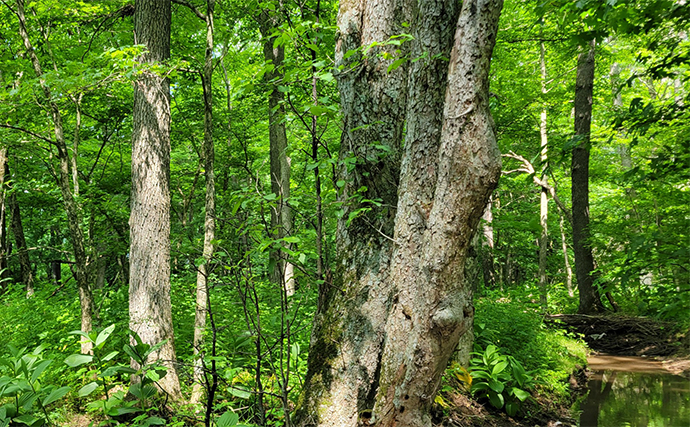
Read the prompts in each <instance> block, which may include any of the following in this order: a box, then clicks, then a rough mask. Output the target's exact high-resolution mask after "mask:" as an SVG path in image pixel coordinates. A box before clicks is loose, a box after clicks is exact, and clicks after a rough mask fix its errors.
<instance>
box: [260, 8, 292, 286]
mask: <svg viewBox="0 0 690 427" xmlns="http://www.w3.org/2000/svg"><path fill="white" fill-rule="evenodd" d="M280 13H282V11H275V12H270V11H264V12H262V14H261V17H260V20H261V33H262V36H263V37H264V38H265V40H264V59H265V60H266V61H267V62H270V63H271V64H273V67H274V68H273V70H272V71H271V72H268V73H266V75H265V78H266V82H267V83H268V86H269V91H270V93H269V96H268V109H269V112H268V131H269V142H270V157H271V191H272V192H273V194H275V195H276V197H277V203H276V205H275V208H274V209H272V210H271V228H272V230H273V238H274V239H283V238H285V237H286V236H289V235H290V234H292V212H291V209H290V206H289V199H290V160H289V159H288V157H287V146H288V140H287V131H286V129H285V105H284V103H285V95H284V93H283V92H281V91H280V90H278V86H279V84H281V83H282V80H283V77H284V75H285V73H284V71H283V61H284V59H285V47H284V46H283V45H278V46H274V42H275V37H271V34H272V33H273V31H274V30H275V28H276V27H278V26H279V25H280V21H281V19H280V15H279V14H280ZM270 255H271V264H273V265H274V266H275V267H274V268H273V271H272V273H271V280H272V282H273V283H276V284H280V285H281V287H282V289H283V290H284V292H285V294H286V295H287V296H292V295H293V294H294V293H295V281H294V278H293V270H294V268H293V265H292V264H291V263H290V262H289V261H288V260H287V259H286V258H287V257H286V256H285V253H284V252H282V251H280V250H274V251H272V252H271V254H270Z"/></svg>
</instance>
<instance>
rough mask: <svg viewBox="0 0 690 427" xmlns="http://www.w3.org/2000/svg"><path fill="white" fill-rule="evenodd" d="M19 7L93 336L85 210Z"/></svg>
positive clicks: (85, 345)
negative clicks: (46, 116) (75, 191)
mask: <svg viewBox="0 0 690 427" xmlns="http://www.w3.org/2000/svg"><path fill="white" fill-rule="evenodd" d="M16 6H17V8H16V10H15V14H16V15H17V18H18V19H19V34H20V36H21V38H22V40H23V42H24V47H25V48H26V53H27V56H28V57H29V60H30V61H31V64H32V65H33V67H34V73H35V74H36V77H37V78H38V79H39V84H40V86H41V89H42V91H43V97H44V99H45V103H46V105H47V106H48V109H49V115H50V118H51V119H52V121H53V130H54V134H55V141H54V145H55V148H56V149H57V157H58V161H59V169H58V171H57V172H58V173H57V174H56V177H57V185H58V187H59V188H60V194H61V195H62V201H63V203H64V205H65V211H66V213H67V223H68V226H69V236H70V241H71V243H72V248H73V250H74V277H75V279H76V281H77V287H78V288H79V301H80V304H81V330H82V331H84V332H90V331H91V327H92V326H91V325H92V319H93V312H94V306H95V304H94V300H93V294H92V292H91V285H90V283H89V277H88V269H87V257H86V250H85V249H84V232H83V231H82V229H81V216H82V215H81V209H80V207H79V205H78V204H77V202H76V200H75V199H74V194H73V193H72V189H71V188H70V177H71V174H70V158H69V153H68V151H67V143H66V140H65V132H64V127H63V124H62V115H61V114H60V109H59V108H58V105H57V103H56V102H55V101H54V100H53V96H52V93H51V90H50V88H49V87H48V85H46V82H45V79H44V78H43V70H42V69H41V63H40V61H39V59H38V56H37V55H36V51H35V50H34V47H33V45H32V44H31V40H30V39H29V33H28V31H27V26H26V18H25V14H24V0H17V1H16ZM81 351H82V353H90V352H91V343H89V342H82V344H81Z"/></svg>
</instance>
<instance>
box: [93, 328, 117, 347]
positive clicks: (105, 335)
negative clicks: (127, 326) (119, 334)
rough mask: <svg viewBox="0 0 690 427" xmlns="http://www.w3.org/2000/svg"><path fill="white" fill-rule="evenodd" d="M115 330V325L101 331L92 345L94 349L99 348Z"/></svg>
mask: <svg viewBox="0 0 690 427" xmlns="http://www.w3.org/2000/svg"><path fill="white" fill-rule="evenodd" d="M114 330H115V325H110V326H108V327H107V328H105V329H103V330H102V331H101V333H100V334H98V336H97V337H96V343H95V344H94V345H95V346H96V348H101V347H102V345H103V343H104V342H105V340H107V339H108V337H109V336H110V334H112V333H113V331H114Z"/></svg>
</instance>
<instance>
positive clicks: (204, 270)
mask: <svg viewBox="0 0 690 427" xmlns="http://www.w3.org/2000/svg"><path fill="white" fill-rule="evenodd" d="M173 2H175V3H179V4H182V5H184V6H186V7H188V8H190V9H191V11H192V12H194V14H195V15H196V16H197V17H198V18H199V19H201V20H203V21H204V23H205V24H206V50H205V54H204V69H203V73H202V77H201V83H202V87H203V93H204V146H203V162H204V178H205V180H206V196H205V207H206V212H205V217H204V247H203V252H202V258H203V261H202V263H201V265H199V266H198V267H197V274H196V308H195V316H194V340H193V343H192V344H193V347H194V349H193V351H194V373H193V378H192V379H193V385H192V396H191V398H190V402H192V403H199V402H200V401H201V397H202V394H203V390H204V384H206V383H207V381H206V379H205V378H206V377H205V375H204V362H203V360H202V359H203V357H204V334H205V333H206V317H207V315H208V301H209V293H208V292H209V286H208V277H209V274H210V273H211V259H212V257H213V252H214V251H215V243H214V239H215V236H216V184H215V182H216V180H215V172H214V163H215V149H214V146H213V92H212V83H213V48H214V47H215V46H214V42H213V31H214V28H213V12H214V9H215V7H216V2H215V0H206V13H203V12H201V11H200V10H199V9H197V8H196V7H194V5H192V4H190V3H189V2H187V1H185V0H173Z"/></svg>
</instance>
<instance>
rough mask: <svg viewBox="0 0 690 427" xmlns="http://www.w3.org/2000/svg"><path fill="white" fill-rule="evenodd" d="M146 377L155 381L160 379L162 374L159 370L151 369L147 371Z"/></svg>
mask: <svg viewBox="0 0 690 427" xmlns="http://www.w3.org/2000/svg"><path fill="white" fill-rule="evenodd" d="M146 378H148V379H150V380H151V381H154V382H155V381H158V380H160V379H161V376H160V375H158V372H156V371H155V370H151V371H146Z"/></svg>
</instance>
